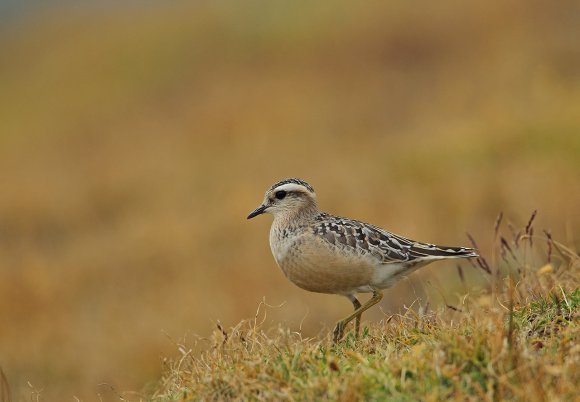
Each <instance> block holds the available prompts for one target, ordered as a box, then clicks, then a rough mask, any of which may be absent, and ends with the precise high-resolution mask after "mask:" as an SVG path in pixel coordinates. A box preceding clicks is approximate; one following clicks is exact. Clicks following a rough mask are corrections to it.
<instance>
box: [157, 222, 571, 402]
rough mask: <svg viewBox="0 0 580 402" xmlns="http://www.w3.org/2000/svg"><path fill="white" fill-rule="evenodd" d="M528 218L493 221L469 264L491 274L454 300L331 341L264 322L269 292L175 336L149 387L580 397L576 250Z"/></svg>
mask: <svg viewBox="0 0 580 402" xmlns="http://www.w3.org/2000/svg"><path fill="white" fill-rule="evenodd" d="M532 221H533V217H532V219H531V220H530V222H529V224H528V225H527V227H526V228H522V230H521V231H517V232H516V233H514V234H513V235H512V236H511V237H510V239H509V241H508V240H507V239H506V238H505V237H504V236H503V235H502V234H500V233H499V231H500V230H498V229H499V228H498V229H496V239H497V247H496V248H495V253H496V256H495V257H489V258H487V259H486V258H484V257H482V258H480V259H479V260H478V261H477V262H476V263H474V265H473V266H474V268H476V269H479V270H480V271H481V272H482V273H483V274H484V275H486V276H487V277H488V279H489V281H488V283H489V286H488V287H487V288H484V289H480V290H479V291H474V292H468V293H466V294H464V295H461V296H460V297H458V300H460V302H459V303H458V304H456V305H451V304H447V305H444V306H442V307H441V308H437V309H430V308H429V305H420V304H414V305H413V306H411V307H409V308H407V309H406V310H405V311H404V312H403V313H401V314H394V315H390V316H385V318H384V319H382V320H381V321H380V322H375V323H369V325H368V326H367V327H365V328H364V331H363V333H362V335H361V337H360V339H358V340H357V339H355V337H354V336H353V333H352V332H350V333H348V334H347V336H346V337H345V339H344V340H343V341H341V342H340V343H339V344H338V345H333V344H332V343H331V338H330V335H328V336H325V337H322V338H305V337H303V336H302V335H301V333H300V332H299V331H298V332H294V331H291V330H289V329H288V328H285V327H283V326H278V327H277V328H273V329H269V330H268V329H266V328H264V327H263V323H264V322H265V315H266V313H267V312H268V310H269V307H268V306H267V305H266V304H265V303H262V304H261V305H260V307H259V308H258V311H257V313H256V316H255V318H254V319H253V320H248V321H243V322H241V323H240V324H238V325H237V326H235V327H233V328H229V329H225V328H223V326H222V325H221V324H219V323H218V324H217V328H216V330H215V331H214V333H213V335H212V336H211V337H210V338H209V339H205V338H197V339H196V340H195V341H194V342H193V343H189V344H187V343H181V344H177V348H178V351H179V354H178V355H177V357H175V358H174V359H172V360H168V361H165V369H164V377H163V379H162V381H161V382H160V384H159V386H158V389H156V390H154V391H153V393H152V397H151V399H152V400H153V401H182V400H341V401H351V400H386V399H388V400H390V401H416V400H425V401H439V400H490V401H500V400H530V401H545V400H562V401H568V400H569V401H571V400H574V399H575V398H576V397H577V393H578V384H579V383H580V343H579V342H578V341H579V339H580V337H579V336H580V325H579V324H580V322H579V318H580V317H579V315H578V308H579V307H580V288H579V287H578V285H579V283H580V275H579V271H580V259H579V257H578V255H576V254H575V253H573V252H572V251H571V250H569V249H568V248H566V247H564V246H563V245H562V244H560V243H558V242H555V241H554V240H553V239H551V236H549V235H548V234H543V235H540V236H536V235H532V234H531V233H532V232H533V225H532ZM497 224H498V226H499V225H500V224H501V222H499V221H498V223H497ZM508 250H509V251H508ZM488 260H490V261H491V260H497V262H496V263H495V264H492V263H491V262H488ZM488 268H489V272H488ZM457 272H458V275H459V276H460V277H461V278H463V277H464V274H463V271H462V268H458V271H457ZM494 276H496V277H498V278H501V280H500V281H499V282H498V283H495V285H494V280H493V277H494ZM200 345H206V350H205V351H203V352H202V353H200V354H198V353H195V352H194V350H195V349H196V348H198V347H199V346H200Z"/></svg>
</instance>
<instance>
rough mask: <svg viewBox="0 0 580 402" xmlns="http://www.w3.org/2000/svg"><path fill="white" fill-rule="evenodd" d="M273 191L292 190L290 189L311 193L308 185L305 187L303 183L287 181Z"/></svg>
mask: <svg viewBox="0 0 580 402" xmlns="http://www.w3.org/2000/svg"><path fill="white" fill-rule="evenodd" d="M272 191H273V192H276V191H286V192H290V191H305V192H307V193H310V191H308V189H307V188H306V187H304V186H303V185H301V184H296V183H286V184H282V185H281V186H278V187H276V188H275V189H274V190H272Z"/></svg>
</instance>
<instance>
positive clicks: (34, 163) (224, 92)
mask: <svg viewBox="0 0 580 402" xmlns="http://www.w3.org/2000/svg"><path fill="white" fill-rule="evenodd" d="M0 15H1V17H0V366H1V367H2V369H3V370H4V372H5V373H6V376H7V378H8V382H9V384H10V386H11V388H12V392H13V397H14V398H15V399H16V400H19V398H22V399H28V398H30V397H31V396H34V395H37V393H38V392H40V397H41V399H43V400H73V396H76V397H78V398H81V399H85V400H97V396H98V395H104V394H106V393H107V392H109V393H110V390H109V388H110V386H111V387H114V388H115V389H116V390H117V391H119V392H122V391H129V390H135V391H140V390H142V389H143V387H144V386H145V385H146V384H148V383H152V382H155V381H156V380H157V379H158V378H159V375H160V371H161V360H162V359H163V358H164V357H166V356H171V355H173V354H174V353H175V345H174V344H173V343H172V341H171V340H170V339H169V338H171V339H173V340H174V341H177V340H179V339H182V338H183V337H184V336H188V337H190V338H191V337H194V334H197V335H198V336H201V337H206V336H208V335H209V334H210V333H211V331H212V330H213V329H214V328H215V325H216V322H217V320H220V321H221V323H222V324H223V325H224V326H225V327H228V326H233V325H236V324H237V323H238V322H239V321H240V320H242V319H247V318H253V317H254V314H255V311H256V309H257V307H258V304H259V303H260V301H261V300H262V299H263V298H265V300H266V302H268V303H269V304H272V305H279V304H281V303H284V302H285V304H284V305H283V306H282V307H279V308H275V309H270V310H269V311H268V318H267V321H266V324H265V325H278V324H279V323H282V324H283V325H286V326H289V327H290V328H292V329H294V330H299V329H300V328H301V331H302V333H303V334H304V336H325V335H326V334H327V331H330V330H331V329H332V326H333V324H334V323H335V321H336V320H338V319H340V318H342V317H343V316H344V315H346V314H347V313H348V312H350V310H351V305H350V302H349V301H348V300H347V299H345V298H341V297H338V296H329V295H318V294H311V293H307V292H305V291H302V290H301V289H298V288H296V287H295V286H294V285H292V284H291V283H289V282H288V281H287V280H286V279H285V278H284V277H283V275H282V273H281V272H280V271H279V269H278V268H277V267H276V265H275V262H274V260H273V258H272V257H271V254H270V249H269V245H268V231H269V226H270V222H271V218H270V217H268V216H263V217H259V218H256V219H255V220H252V221H249V222H248V221H246V216H247V214H248V213H249V212H250V211H251V210H252V209H253V208H255V207H256V206H257V205H258V204H259V203H260V202H261V200H262V197H263V193H264V191H265V190H266V188H267V187H268V186H270V185H271V184H272V183H273V182H274V181H276V180H279V179H282V178H285V177H289V176H295V177H301V178H303V179H306V180H307V181H309V182H310V183H311V184H312V185H313V186H314V188H315V189H316V190H317V194H318V199H319V204H320V206H321V207H322V208H323V209H324V210H327V211H328V212H332V213H336V214H339V215H344V216H349V217H353V218H357V219H361V220H365V221H370V222H373V223H375V224H377V225H379V226H382V227H385V228H387V229H389V230H391V231H394V232H397V233H400V234H403V235H406V236H409V237H412V238H416V239H418V240H424V241H430V242H435V243H440V244H453V245H467V244H469V243H468V241H467V239H466V236H465V232H470V233H471V234H472V235H473V236H474V237H475V238H476V239H477V240H478V241H479V244H480V246H481V247H482V249H483V250H484V252H485V251H489V247H490V243H491V240H492V238H493V223H494V221H495V218H496V216H497V215H498V213H499V212H500V211H503V212H504V214H505V216H506V217H507V218H509V219H510V220H511V221H512V222H513V224H514V225H521V224H525V222H526V221H527V219H528V217H529V215H530V213H531V212H532V211H533V210H534V209H537V210H538V211H539V212H538V221H537V222H538V223H537V225H539V226H540V227H543V228H546V229H550V230H551V231H552V234H553V236H554V237H555V238H556V239H559V240H561V241H562V242H564V243H566V244H569V245H571V246H573V247H575V248H576V249H578V248H579V246H580V239H579V237H578V236H579V233H578V227H579V224H580V213H579V205H580V24H579V23H578V21H580V3H579V2H578V1H573V0H561V1H558V2H550V1H547V0H545V1H540V0H532V1H529V0H526V1H523V0H522V1H517V0H514V1H499V0H498V1H495V0H493V1H489V0H485V1H483V0H481V1H474V2H469V4H467V3H465V2H462V1H458V0H457V1H443V2H420V3H417V2H405V1H391V2H371V3H369V4H366V5H364V6H363V5H362V4H360V3H357V5H356V7H355V6H353V3H351V2H348V1H337V2H332V4H330V3H315V4H314V3H312V2H307V1H293V2H267V1H248V2H227V1H211V2H210V1H195V2H182V3H179V2H154V1H147V2H137V1H115V2H112V1H111V2H97V1H88V0H86V1H80V2H79V1H75V2H72V1H70V2H67V1H60V2H59V1H52V2H40V1H36V2H35V1H27V2H21V1H15V0H11V1H6V0H0ZM464 270H465V272H466V274H469V283H470V286H473V287H476V286H478V283H480V280H481V275H480V272H478V271H476V270H475V269H474V268H472V267H470V266H469V265H465V264H464ZM456 277H457V274H456V265H455V264H454V263H447V264H446V263H438V264H433V265H431V266H429V267H426V268H424V269H422V270H421V271H419V272H418V273H416V274H414V275H413V276H412V277H411V278H410V279H409V280H407V281H403V282H401V283H400V284H398V285H397V286H396V287H395V288H393V289H392V290H390V291H389V292H387V293H386V297H385V299H384V301H383V302H382V304H381V307H382V310H383V311H384V313H390V312H397V311H399V310H400V309H401V308H402V307H403V306H405V305H406V306H409V305H411V304H412V303H413V301H414V300H416V299H417V298H420V299H421V300H422V301H423V303H426V302H427V301H430V302H431V306H432V307H434V306H437V300H440V299H441V297H442V294H446V297H448V298H449V300H448V302H449V303H450V304H453V303H455V302H456V301H457V298H458V294H460V293H462V292H464V289H462V288H460V287H458V286H457V279H456ZM450 278H451V279H450ZM384 313H383V312H382V311H381V309H373V310H372V311H371V312H369V313H368V314H366V315H365V319H366V320H378V319H380V318H381V317H383V314H384ZM103 383H106V384H108V385H102V384H103ZM125 397H126V398H129V399H130V395H125Z"/></svg>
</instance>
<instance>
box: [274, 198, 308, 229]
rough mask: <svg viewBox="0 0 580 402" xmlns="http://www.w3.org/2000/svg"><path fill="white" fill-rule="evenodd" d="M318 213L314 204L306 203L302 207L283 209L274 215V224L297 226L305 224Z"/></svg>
mask: <svg viewBox="0 0 580 402" xmlns="http://www.w3.org/2000/svg"><path fill="white" fill-rule="evenodd" d="M318 214H319V211H318V208H317V206H316V204H314V203H313V204H310V205H306V206H304V207H303V208H298V209H294V210H288V211H284V212H283V213H280V214H276V215H275V216H274V222H273V224H274V226H277V227H299V226H306V225H308V224H309V223H310V222H312V220H314V218H315V217H316V216H317V215H318Z"/></svg>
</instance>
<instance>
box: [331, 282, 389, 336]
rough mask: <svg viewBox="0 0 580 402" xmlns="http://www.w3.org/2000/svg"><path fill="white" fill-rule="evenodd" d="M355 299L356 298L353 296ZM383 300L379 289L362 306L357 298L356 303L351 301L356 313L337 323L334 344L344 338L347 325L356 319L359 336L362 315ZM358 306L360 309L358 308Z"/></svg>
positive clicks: (374, 290)
mask: <svg viewBox="0 0 580 402" xmlns="http://www.w3.org/2000/svg"><path fill="white" fill-rule="evenodd" d="M353 298H354V296H353ZM382 298H383V293H382V292H381V291H380V290H378V289H373V296H372V297H371V298H370V299H369V300H368V301H367V302H366V303H365V304H363V305H362V306H361V305H360V303H359V301H358V300H356V298H354V300H356V303H355V302H354V301H353V300H352V299H351V301H352V304H353V305H354V306H355V308H356V309H355V310H354V313H352V314H351V315H349V316H348V317H346V318H345V319H343V320H340V321H339V322H337V323H336V327H335V328H334V332H333V334H334V337H333V342H334V343H337V342H338V341H339V340H340V339H341V338H342V337H343V336H344V327H346V325H347V324H348V323H349V322H351V321H352V320H353V319H354V318H356V319H357V320H356V326H357V335H358V326H359V325H360V318H361V315H362V313H364V312H365V311H366V310H368V309H369V308H371V307H372V306H374V305H375V304H377V303H378V302H380V301H381V299H382ZM357 304H358V306H360V307H358V308H357Z"/></svg>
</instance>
